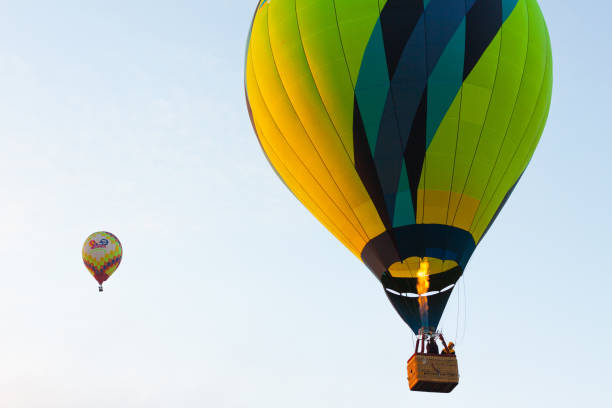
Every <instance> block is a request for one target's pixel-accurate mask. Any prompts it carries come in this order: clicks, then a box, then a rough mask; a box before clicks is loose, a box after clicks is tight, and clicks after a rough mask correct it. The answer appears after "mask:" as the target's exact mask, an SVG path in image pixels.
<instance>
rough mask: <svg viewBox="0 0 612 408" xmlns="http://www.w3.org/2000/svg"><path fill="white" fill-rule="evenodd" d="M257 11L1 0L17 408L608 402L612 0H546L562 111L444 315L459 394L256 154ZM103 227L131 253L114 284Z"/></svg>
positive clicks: (8, 361) (0, 339)
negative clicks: (101, 254) (420, 372)
mask: <svg viewBox="0 0 612 408" xmlns="http://www.w3.org/2000/svg"><path fill="white" fill-rule="evenodd" d="M255 3H256V1H255V0H249V1H246V0H226V1H172V2H170V1H164V2H162V1H129V2H126V1H110V0H104V1H98V2H94V1H88V2H84V1H72V2H71V1H54V2H47V1H42V0H41V1H36V2H29V1H19V2H18V1H2V2H1V4H0V37H1V38H2V41H0V192H1V195H0V257H1V258H0V259H1V260H2V263H1V264H0V276H1V279H0V406H2V407H7V408H35V407H44V408H55V407H61V408H67V407H68V408H71V407H75V408H77V407H78V408H82V407H92V408H102V407H104V408H106V407H111V406H113V407H122V408H135V407H143V408H145V407H146V408H149V407H185V408H192V407H205V406H211V407H236V408H238V407H249V408H260V407H261V408H264V407H265V408H276V407H278V408H285V407H295V408H302V407H309V408H310V407H313V406H316V407H321V408H327V407H351V408H363V407H373V406H377V407H385V406H393V407H398V406H401V407H406V406H419V405H422V404H426V403H431V404H435V406H436V407H451V406H453V407H457V406H466V407H467V406H470V407H490V406H495V407H518V406H536V404H537V405H540V404H545V405H546V406H554V407H574V406H578V405H579V406H584V405H586V404H595V403H597V404H598V405H597V406H605V405H606V404H605V403H606V401H607V402H609V401H611V400H612V391H611V389H610V386H609V383H610V379H611V378H612V372H611V371H610V369H611V368H610V367H611V366H612V354H610V351H609V349H610V346H609V345H610V341H611V340H610V339H611V338H612V321H611V317H610V301H609V300H608V299H609V296H610V288H611V287H612V277H611V271H610V234H611V231H612V216H611V215H610V205H611V204H612V189H611V187H612V182H611V180H610V176H611V175H612V161H611V160H610V153H611V152H612V135H611V129H610V127H611V126H610V123H611V121H610V118H611V116H612V113H611V103H610V95H611V94H612V85H611V83H612V81H611V79H610V78H611V76H610V66H611V64H612V58H611V56H610V40H611V38H612V25H610V21H609V16H610V13H612V6H610V5H609V2H607V1H603V0H591V1H588V2H587V3H588V4H586V3H584V2H576V1H569V0H541V1H540V4H541V6H542V9H543V11H544V14H545V16H546V18H547V20H548V23H549V29H550V32H551V37H552V42H553V52H554V62H555V68H554V72H555V86H554V92H553V102H552V109H551V113H550V117H549V121H548V126H547V127H546V130H545V132H544V135H543V137H542V141H541V143H540V146H539V148H538V150H537V151H536V153H535V156H534V158H533V160H532V162H531V165H530V167H529V169H528V171H527V172H526V174H525V176H524V177H523V179H522V181H521V183H520V184H519V186H518V187H517V189H516V191H515V192H514V195H513V196H512V198H511V200H510V201H509V203H508V205H507V206H506V208H505V209H504V211H503V212H502V214H501V216H500V217H499V218H498V220H497V222H496V224H495V226H494V227H493V228H492V229H491V231H490V232H489V234H488V235H487V237H486V239H485V240H484V242H483V243H482V244H481V245H480V246H479V248H478V249H477V251H476V253H475V255H474V257H473V258H472V261H471V263H470V265H469V266H468V269H467V272H466V275H465V280H463V281H462V283H461V284H460V285H459V288H458V290H457V291H455V294H454V295H453V300H452V302H451V304H450V305H449V307H448V308H447V312H446V314H445V316H444V320H443V329H444V330H445V333H446V337H447V338H449V339H453V340H454V339H457V343H458V347H457V351H458V354H459V364H460V371H461V383H460V385H459V387H458V388H457V389H456V390H455V391H454V392H453V393H452V394H450V395H431V394H419V393H411V392H410V391H409V389H408V384H407V381H406V372H405V364H406V360H407V359H408V357H409V356H410V355H411V353H412V351H413V343H412V335H411V332H410V330H409V329H408V328H407V327H406V326H405V325H404V323H403V322H402V321H401V319H400V318H399V316H397V315H396V313H395V311H394V310H393V308H392V306H391V305H390V304H389V303H388V301H387V299H386V297H385V295H384V293H383V291H382V289H381V287H380V284H379V283H378V282H377V280H376V279H375V278H374V277H373V275H372V274H371V273H370V272H369V271H368V270H367V268H366V267H365V266H364V265H362V264H361V263H360V261H359V260H358V259H356V258H355V257H353V255H351V254H350V253H349V251H348V250H346V249H345V248H344V247H342V245H341V244H339V243H338V242H337V241H336V240H335V239H334V238H333V237H332V236H331V234H329V233H328V232H327V231H326V230H325V229H324V228H323V227H322V226H320V225H319V223H318V222H317V221H316V220H315V219H314V217H312V216H311V215H310V214H309V213H308V212H307V211H306V210H305V209H304V208H303V207H302V206H301V205H300V204H299V203H298V202H297V200H295V198H294V197H293V196H292V195H291V194H290V193H289V191H287V190H286V188H285V187H284V186H283V184H282V183H281V182H280V181H279V180H278V179H277V178H276V176H275V175H274V172H273V171H272V170H271V169H270V167H269V165H268V163H267V161H266V159H265V158H264V156H263V154H262V152H261V150H260V148H259V145H258V143H257V140H256V137H255V135H254V134H253V131H252V129H251V124H250V122H249V119H248V115H247V112H246V108H245V104H244V94H243V59H244V50H245V41H246V35H247V31H248V28H249V24H250V19H251V16H252V13H253V9H254V7H255ZM97 230H108V231H112V232H113V233H115V234H116V235H117V236H118V237H119V238H120V239H121V241H122V243H123V247H124V259H123V262H122V264H121V266H120V268H119V269H118V271H117V272H116V274H115V275H114V276H113V277H112V278H111V279H110V280H109V281H108V282H107V284H106V285H105V288H106V289H105V292H104V293H103V294H99V293H98V291H97V284H96V282H95V281H94V279H93V278H92V277H91V276H90V275H89V274H88V273H87V271H86V270H85V268H84V266H83V264H82V261H81V246H82V244H83V241H84V240H85V238H86V237H87V235H88V234H90V233H91V232H94V231H97ZM499 259H502V260H504V261H503V262H502V263H501V264H500V262H498V260H499ZM493 265H497V267H496V268H493ZM500 265H501V266H500ZM458 295H459V296H458ZM602 403H603V405H602Z"/></svg>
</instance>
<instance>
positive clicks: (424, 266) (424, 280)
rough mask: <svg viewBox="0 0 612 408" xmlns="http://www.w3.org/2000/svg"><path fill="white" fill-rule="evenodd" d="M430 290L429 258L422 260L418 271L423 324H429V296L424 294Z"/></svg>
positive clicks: (420, 309)
mask: <svg viewBox="0 0 612 408" xmlns="http://www.w3.org/2000/svg"><path fill="white" fill-rule="evenodd" d="M427 291H429V262H428V261H427V258H423V259H422V260H421V264H420V266H419V270H418V272H417V292H418V294H419V312H420V314H421V323H422V324H423V326H428V325H429V323H428V320H429V319H428V313H429V305H428V304H427V297H425V296H422V295H423V294H425V293H427Z"/></svg>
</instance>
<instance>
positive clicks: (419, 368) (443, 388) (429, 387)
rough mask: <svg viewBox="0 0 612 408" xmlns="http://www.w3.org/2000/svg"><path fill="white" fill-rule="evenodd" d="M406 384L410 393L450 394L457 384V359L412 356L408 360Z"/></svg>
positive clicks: (450, 356) (437, 356)
mask: <svg viewBox="0 0 612 408" xmlns="http://www.w3.org/2000/svg"><path fill="white" fill-rule="evenodd" d="M408 384H409V385H410V389H411V390H412V391H425V392H444V393H448V392H451V391H452V390H453V389H454V388H455V387H456V386H457V384H459V367H458V365H457V357H456V356H454V355H432V354H420V353H418V354H415V355H413V356H412V357H410V360H408Z"/></svg>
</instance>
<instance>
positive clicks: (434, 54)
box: [245, 0, 552, 333]
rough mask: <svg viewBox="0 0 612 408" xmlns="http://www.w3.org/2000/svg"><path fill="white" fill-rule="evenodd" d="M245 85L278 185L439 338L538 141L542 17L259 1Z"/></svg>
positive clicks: (515, 9) (468, 1)
mask: <svg viewBox="0 0 612 408" xmlns="http://www.w3.org/2000/svg"><path fill="white" fill-rule="evenodd" d="M245 71H246V72H245V88H246V99H247V105H248V110H249V114H250V116H251V121H252V124H253V128H254V129H255V132H256V134H257V137H258V139H259V142H260V144H261V147H262V149H263V151H264V152H265V155H266V156H267V158H268V160H269V161H270V163H271V165H272V167H273V168H274V169H275V170H276V172H277V174H278V176H279V177H280V178H281V179H282V180H283V181H284V183H285V184H286V185H287V187H288V188H289V189H290V190H291V191H292V192H293V194H294V195H295V196H296V197H297V198H298V199H299V200H300V201H301V202H302V203H303V204H304V205H305V206H306V207H307V208H308V209H309V210H310V212H312V214H313V215H314V216H315V217H316V218H317V219H318V220H319V221H320V222H321V223H322V224H324V225H325V227H326V228H327V229H328V230H329V231H330V232H331V233H332V234H334V235H335V236H336V237H337V238H338V239H339V240H340V241H341V242H342V243H343V244H344V245H345V246H346V247H347V248H348V249H349V250H350V251H351V252H353V254H355V256H357V257H359V258H360V259H361V260H362V261H363V262H364V263H365V264H366V265H367V266H368V268H369V269H370V270H371V271H372V273H373V274H374V275H375V276H376V278H378V280H379V281H380V282H381V283H382V286H383V288H384V291H385V294H386V295H387V297H388V298H389V300H390V301H391V303H392V304H393V306H394V307H395V309H396V310H397V312H398V313H399V315H400V316H401V317H402V319H403V320H404V321H405V322H406V323H407V324H408V325H409V326H410V327H411V328H412V330H413V331H414V332H415V333H418V332H419V330H420V329H422V328H426V329H428V330H432V331H435V329H436V327H437V325H438V323H439V321H440V318H441V316H442V313H443V310H444V307H445V306H446V304H447V301H448V299H449V297H450V295H451V293H452V289H453V287H454V285H455V283H456V282H457V280H458V279H459V278H460V277H461V275H462V274H463V273H464V271H465V268H466V265H467V263H468V261H469V259H470V257H471V256H472V253H473V252H474V250H475V249H476V246H477V245H478V243H479V242H481V240H482V238H483V237H484V235H485V234H486V232H487V230H488V229H489V228H490V227H491V224H492V223H493V221H494V220H495V219H496V217H497V215H498V214H499V212H500V211H501V209H502V207H503V206H504V204H505V203H506V200H507V199H508V197H509V196H510V194H511V193H512V191H513V189H514V188H515V186H516V184H517V183H518V181H519V179H520V178H521V176H522V175H523V172H524V171H525V168H526V167H527V164H528V163H529V161H530V159H531V156H532V155H533V152H534V150H535V148H536V146H537V144H538V141H539V139H540V136H541V134H542V131H543V129H544V125H545V122H546V118H547V116H548V110H549V105H550V99H551V91H552V57H551V47H550V39H549V36H548V31H547V28H546V23H545V21H544V17H543V16H542V12H541V10H540V7H539V6H538V3H537V1H536V0H262V1H260V2H259V3H258V5H257V9H256V12H255V15H254V18H253V23H252V26H251V31H250V34H249V39H248V46H247V55H246V68H245ZM494 267H495V265H492V271H494ZM493 273H494V272H493ZM419 295H424V296H419Z"/></svg>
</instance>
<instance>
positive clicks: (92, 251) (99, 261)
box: [83, 231, 123, 292]
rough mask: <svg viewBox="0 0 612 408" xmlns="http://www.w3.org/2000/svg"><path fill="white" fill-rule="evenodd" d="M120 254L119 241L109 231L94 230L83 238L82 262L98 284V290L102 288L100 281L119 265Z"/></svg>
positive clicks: (121, 252)
mask: <svg viewBox="0 0 612 408" xmlns="http://www.w3.org/2000/svg"><path fill="white" fill-rule="evenodd" d="M122 256H123V248H122V247H121V242H119V239H118V238H117V237H116V236H115V235H113V234H111V233H110V232H106V231H100V232H94V233H93V234H91V235H90V236H88V237H87V239H86V240H85V243H84V244H83V263H85V267H87V269H88V270H89V273H91V275H92V276H93V277H94V278H95V279H96V280H97V281H98V283H99V284H100V286H99V288H98V289H99V291H100V292H102V290H103V289H102V283H103V282H104V281H105V280H107V279H108V278H110V276H111V275H112V274H113V272H115V270H117V268H118V267H119V264H120V263H121V257H122Z"/></svg>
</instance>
